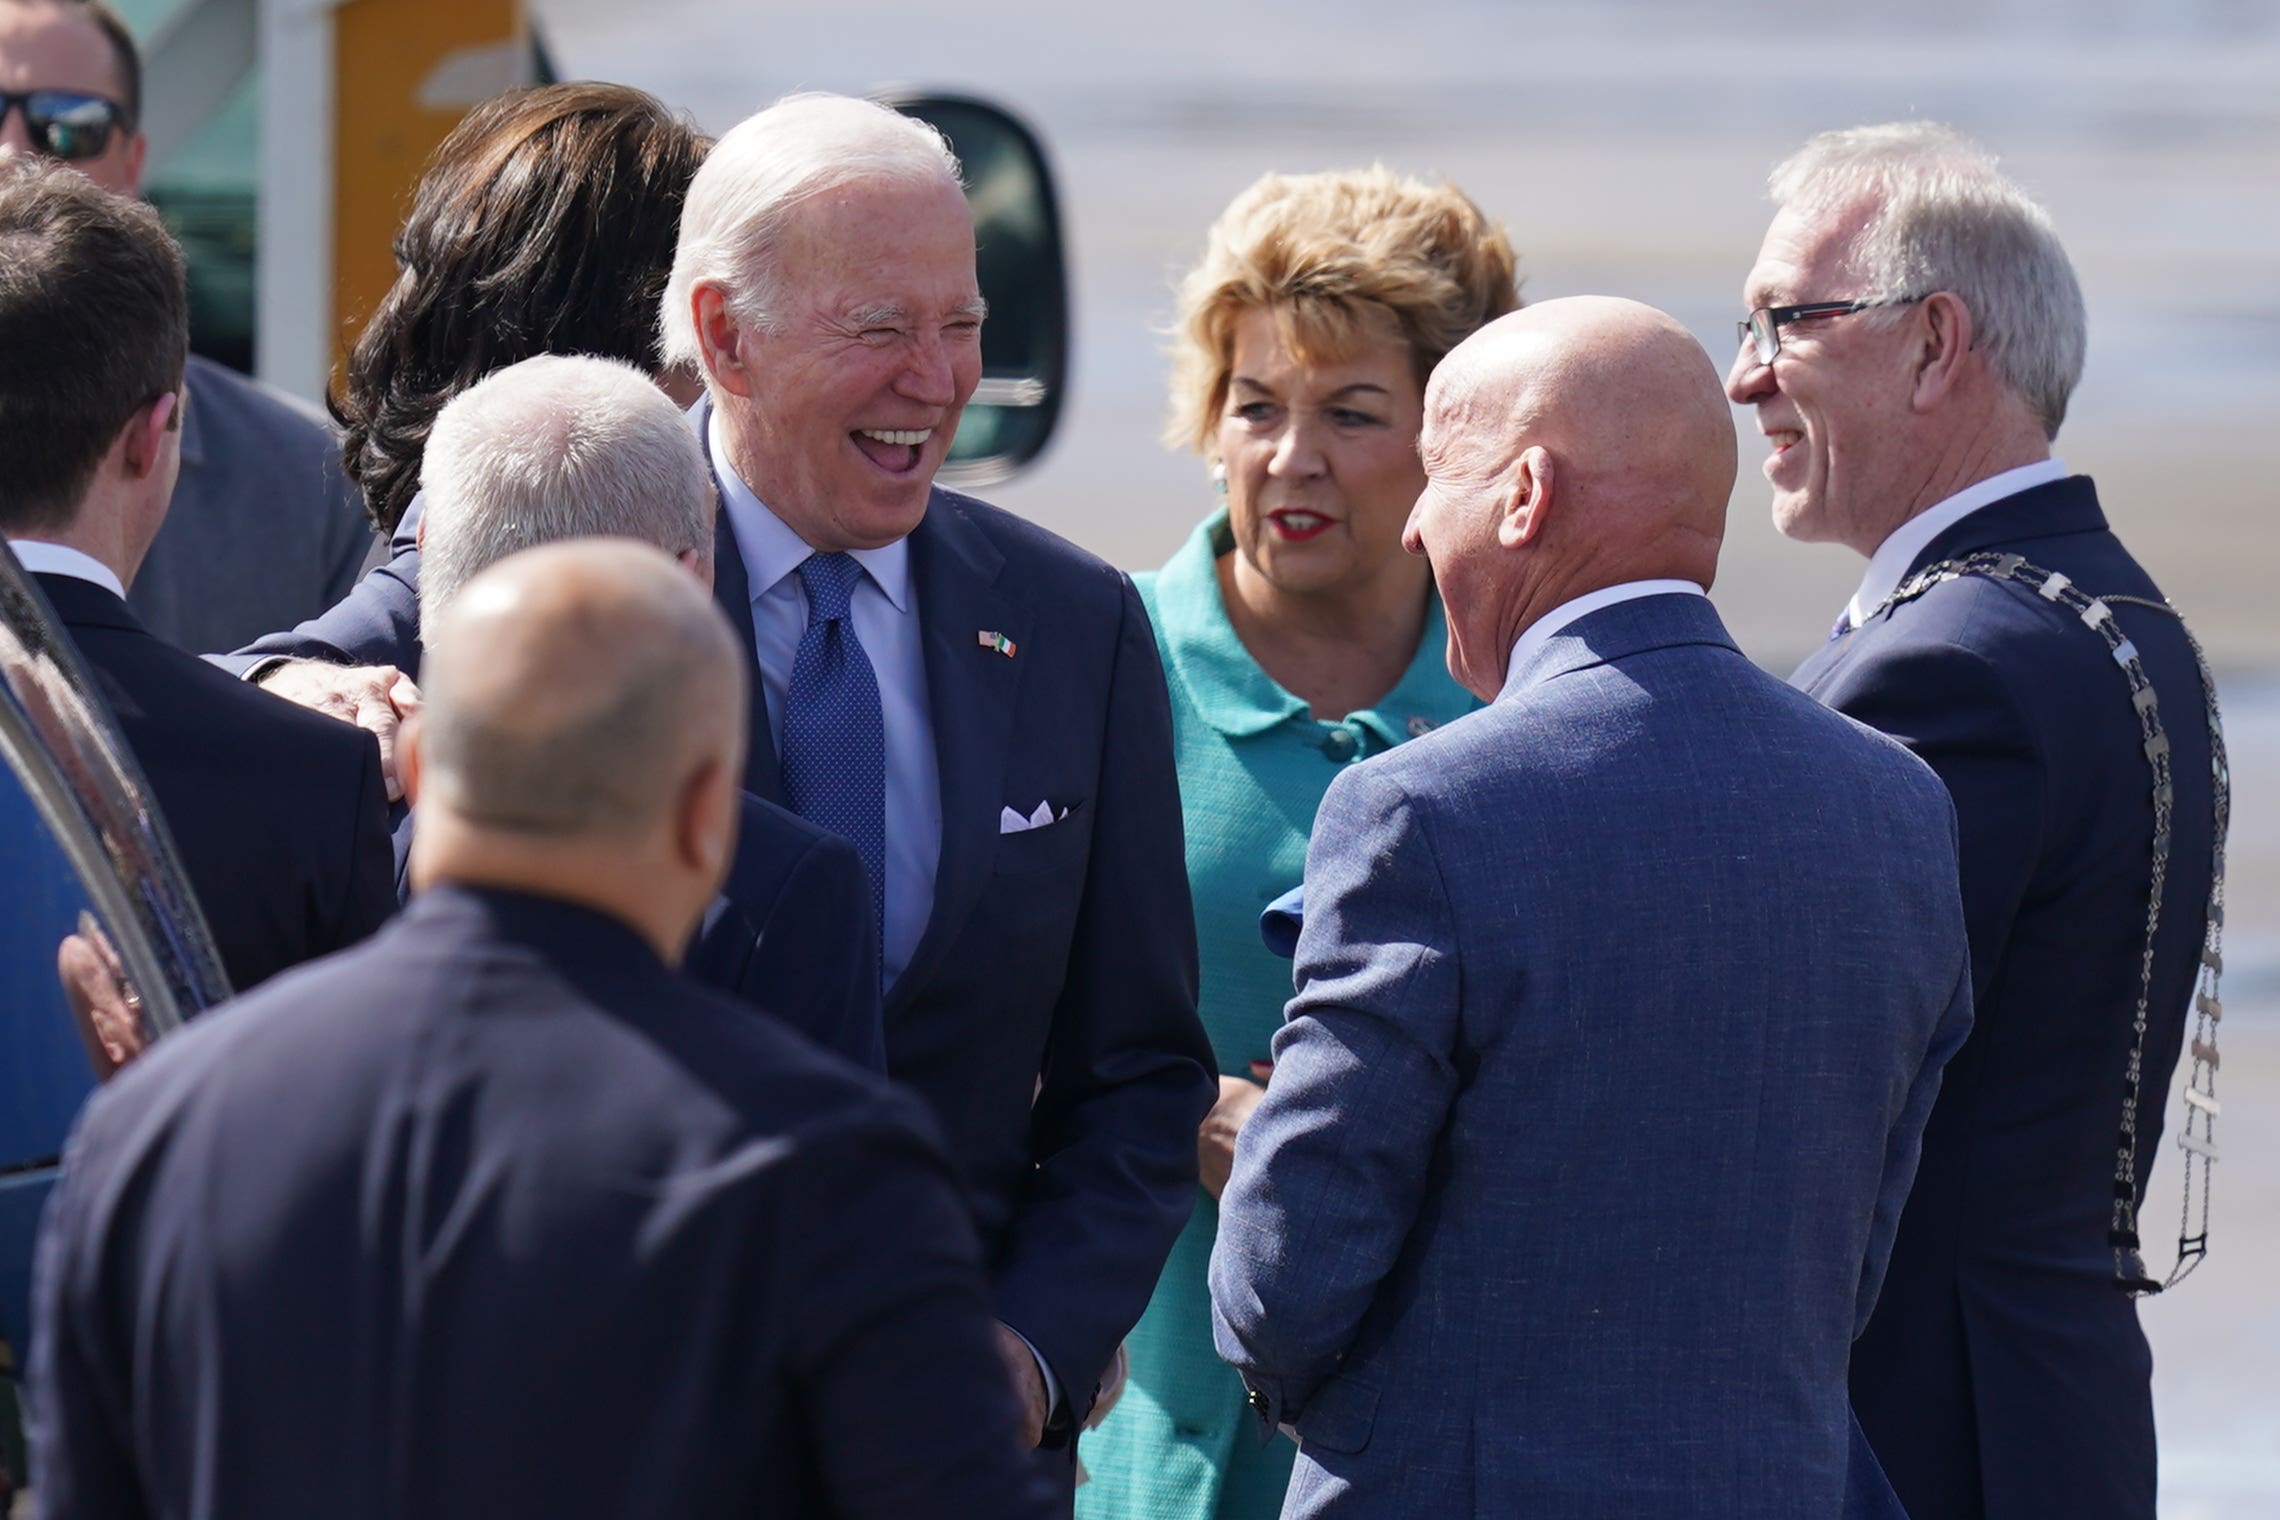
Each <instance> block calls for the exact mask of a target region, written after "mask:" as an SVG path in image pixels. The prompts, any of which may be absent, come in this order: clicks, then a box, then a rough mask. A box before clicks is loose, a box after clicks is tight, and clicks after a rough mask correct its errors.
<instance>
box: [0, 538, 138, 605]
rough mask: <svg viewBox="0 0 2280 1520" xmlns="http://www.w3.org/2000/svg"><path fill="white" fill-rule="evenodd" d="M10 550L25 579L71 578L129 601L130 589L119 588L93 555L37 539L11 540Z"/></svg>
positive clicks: (112, 576) (109, 569)
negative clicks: (48, 576)
mask: <svg viewBox="0 0 2280 1520" xmlns="http://www.w3.org/2000/svg"><path fill="white" fill-rule="evenodd" d="M8 547H9V548H11V549H13V550H15V551H16V563H17V564H19V565H22V566H23V567H24V573H25V574H26V575H68V576H70V577H71V578H72V579H73V580H75V581H92V582H94V583H95V584H96V585H98V586H101V587H102V588H103V589H104V590H105V591H108V592H110V593H111V595H113V596H115V597H117V598H118V599H119V600H120V601H122V602H123V601H125V600H126V599H127V588H126V587H125V586H122V585H121V584H119V578H118V577H117V576H116V575H114V574H112V573H111V567H110V566H109V565H106V564H104V563H103V562H102V561H101V560H99V559H97V558H96V557H95V556H94V555H92V554H86V553H82V552H81V551H80V550H77V549H74V548H71V547H70V546H69V545H66V544H50V543H43V542H42V541H41V540H39V539H36V538H11V539H9V540H8Z"/></svg>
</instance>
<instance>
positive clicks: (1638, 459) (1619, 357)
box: [1408, 296, 1734, 695]
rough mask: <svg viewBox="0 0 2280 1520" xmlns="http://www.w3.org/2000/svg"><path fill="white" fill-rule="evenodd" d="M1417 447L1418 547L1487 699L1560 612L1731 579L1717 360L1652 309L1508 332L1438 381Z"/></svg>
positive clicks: (1593, 300) (1533, 322)
mask: <svg viewBox="0 0 2280 1520" xmlns="http://www.w3.org/2000/svg"><path fill="white" fill-rule="evenodd" d="M1418 447H1419V450H1420V452H1421V453H1422V454H1423V456H1424V461H1425V471H1426V477H1427V484H1426V490H1425V494H1424V496H1423V497H1422V498H1420V499H1419V501H1418V505H1417V511H1416V513H1414V514H1413V515H1412V516H1411V519H1410V529H1409V535H1408V543H1409V546H1410V548H1411V549H1412V550H1413V551H1416V552H1422V553H1424V554H1426V555H1428V556H1429V557H1430V558H1431V559H1432V561H1433V568H1434V573H1435V575H1436V578H1437V579H1438V580H1439V581H1440V584H1441V590H1442V595H1443V596H1444V598H1445V599H1447V601H1448V602H1449V613H1450V635H1451V649H1450V666H1451V670H1452V671H1453V672H1454V673H1455V674H1456V675H1457V677H1458V679H1459V680H1460V681H1463V682H1464V683H1465V685H1466V686H1467V687H1469V688H1470V689H1472V690H1474V691H1476V692H1479V691H1483V690H1484V688H1485V690H1486V692H1487V693H1488V694H1490V695H1493V694H1494V692H1495V690H1496V689H1497V688H1498V687H1500V686H1501V684H1502V681H1503V668H1504V662H1505V659H1506V657H1507V656H1509V654H1510V651H1511V647H1512V643H1513V641H1514V640H1516V639H1517V638H1518V637H1519V635H1520V633H1521V632H1522V631H1523V630H1524V629H1526V628H1527V626H1528V625H1529V624H1530V623H1531V622H1533V621H1534V620H1535V619H1536V618H1537V617H1540V616H1542V615H1543V614H1544V613H1547V612H1549V611H1551V610H1552V609H1553V608H1555V607H1557V606H1558V605H1560V604H1561V603H1562V602H1565V601H1568V600H1571V599H1572V598H1574V597H1578V596H1582V595H1584V594H1585V593H1587V592H1591V591H1596V590H1600V589H1602V588H1604V587H1607V586H1614V585H1619V584H1622V583H1623V582H1626V581H1635V580H1654V579H1662V578H1671V579H1681V580H1690V581H1694V582H1696V583H1698V584H1701V585H1704V586H1707V585H1709V584H1710V580H1711V578H1712V576H1713V575H1715V574H1716V571H1717V566H1718V545H1719V541H1720V539H1721V538H1722V537H1723V536H1724V533H1725V525H1726V499H1727V497H1728V496H1729V495H1730V494H1731V492H1732V490H1733V485H1734V427H1733V421H1732V419H1731V417H1730V416H1729V414H1728V412H1727V410H1726V406H1725V394H1724V391H1723V389H1722V381H1721V379H1720V377H1719V375H1718V371H1717V368H1716V366H1715V365H1713V364H1712V363H1711V362H1710V356H1709V355H1708V354H1707V353H1705V352H1703V349H1702V345H1701V344H1699V343H1697V342H1696V341H1695V340H1694V337H1693V335H1692V334H1690V333H1688V332H1687V330H1686V329H1685V328H1683V327H1681V326H1680V325H1679V324H1678V323H1677V322H1676V321H1675V320H1673V319H1672V318H1671V317H1669V316H1667V315H1665V314H1664V313H1662V312H1659V311H1657V310H1655V309H1654V308H1653V307H1651V306H1642V305H1640V304H1639V303H1638V302H1636V301H1624V300H1618V299H1615V298H1612V297H1607V296H1578V297H1572V298H1569V299H1566V300H1558V301H1546V302H1543V303H1542V304H1540V305H1536V306H1530V307H1527V308H1525V309H1523V310H1521V311H1516V312H1514V313H1512V314H1511V315H1510V316H1506V317H1500V318H1498V319H1497V320H1496V321H1494V322H1492V323H1490V324H1489V325H1488V326H1486V327H1484V328H1482V329H1481V330H1480V331H1479V332H1477V333H1475V334H1474V335H1473V336H1472V337H1470V338H1468V339H1466V340H1465V341H1464V342H1463V343H1462V344H1460V345H1458V347H1457V348H1456V349H1455V350H1454V351H1453V352H1451V353H1450V355H1449V356H1448V357H1447V358H1446V359H1444V360H1442V361H1441V364H1440V366H1439V367H1438V368H1437V369H1435V370H1434V372H1433V378H1432V382H1431V384H1430V385H1428V386H1427V388H1426V393H1425V424H1424V429H1423V431H1422V433H1421V434H1420V437H1419V440H1418Z"/></svg>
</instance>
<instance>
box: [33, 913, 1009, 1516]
mask: <svg viewBox="0 0 2280 1520" xmlns="http://www.w3.org/2000/svg"><path fill="white" fill-rule="evenodd" d="M35 1291H36V1294H37V1301H38V1306H39V1311H38V1324H39V1330H38V1332H37V1334H36V1338H35V1343H34V1348H33V1365H32V1386H33V1389H34V1391H35V1395H36V1402H35V1405H34V1409H35V1424H34V1428H33V1432H32V1435H33V1442H34V1447H33V1450H34V1461H35V1471H36V1472H37V1474H38V1482H39V1493H40V1497H41V1500H42V1504H41V1513H42V1514H43V1515H46V1516H49V1517H51V1520H72V1517H77V1516H104V1517H128V1516H136V1515H173V1516H184V1517H207V1516H227V1517H231V1520H260V1517H264V1516H279V1517H284V1516H303V1515H327V1516H339V1517H347V1520H354V1517H359V1516H370V1517H373V1520H381V1517H399V1516H409V1515H420V1516H433V1517H438V1520H449V1517H455V1516H466V1517H477V1516H497V1515H581V1514H609V1515H613V1516H658V1517H665V1516H672V1517H698V1516H724V1517H725V1516H732V1515H733V1516H753V1515H783V1516H807V1515H822V1514H831V1515H844V1516H878V1517H890V1516H891V1517H896V1520H900V1517H904V1516H911V1515H973V1516H989V1517H996V1516H1001V1515H1013V1516H1026V1515H1037V1514H1042V1513H1046V1512H1047V1511H1046V1509H1045V1508H1044V1507H1043V1506H1042V1504H1040V1503H1039V1502H1037V1500H1036V1499H1035V1498H1033V1497H1032V1496H1033V1495H1034V1492H1035V1484H1034V1481H1033V1480H1032V1479H1031V1478H1030V1477H1029V1476H1027V1473H1026V1468H1027V1464H1026V1463H1025V1462H1024V1460H1023V1459H1022V1457H1021V1454H1020V1453H1019V1452H1018V1451H1017V1449H1016V1446H1015V1436H1014V1428H1015V1427H1014V1408H1013V1402H1012V1399H1011V1396H1010V1391H1009V1389H1008V1387H1007V1385H1006V1382H1005V1375H1004V1370H1003V1367H1004V1364H1003V1362H1002V1361H1001V1360H1000V1358H999V1355H998V1352H997V1350H996V1346H995V1339H994V1338H995V1330H994V1328H993V1326H992V1324H991V1319H990V1309H989V1302H988V1296H987V1293H986V1291H985V1289H984V1286H983V1280H982V1274H981V1271H980V1261H979V1255H978V1251H977V1247H976V1242H975V1239H974V1234H973V1229H972V1226H971V1225H970V1224H969V1223H968V1221H967V1218H966V1211H965V1208H964V1205H963V1203H962V1202H961V1201H960V1198H959V1192H958V1182H957V1179H956V1176H955V1174H954V1172H953V1170H952V1169H951V1167H950V1166H949V1164H948V1162H947V1161H946V1159H945V1158H944V1157H943V1155H942V1153H941V1150H940V1148H939V1145H938V1143H937V1142H936V1141H935V1139H934V1138H933V1135H932V1126H931V1125H930V1124H929V1123H928V1122H927V1120H926V1117H925V1115H924V1113H923V1112H922V1111H921V1109H920V1108H919V1106H918V1105H917V1104H916V1103H914V1102H912V1101H910V1100H909V1099H907V1098H905V1097H903V1096H902V1095H899V1094H896V1093H894V1092H891V1091H890V1090H888V1089H887V1087H886V1086H885V1084H883V1083H882V1082H880V1081H878V1080H877V1079H876V1078H873V1077H870V1076H868V1075H866V1074H864V1073H861V1072H858V1071H856V1070H855V1069H854V1068H852V1067H849V1066H847V1065H845V1064H844V1063H842V1062H839V1061H836V1060H834V1059H832V1058H831V1057H828V1056H825V1055H823V1054H821V1053H820V1052H817V1051H815V1050H814V1049H813V1048H812V1047H810V1046H809V1045H808V1044H807V1043H806V1042H804V1041H802V1040H799V1039H797V1038H794V1037H792V1036H791V1035H789V1034H787V1033H785V1032H784V1031H781V1030H779V1029H777V1028H775V1027H774V1026H773V1025H772V1024H771V1023H770V1022H769V1021H768V1020H765V1019H755V1018H753V1017H751V1016H750V1013H749V1012H748V1011H747V1010H746V1009H744V1008H742V1007H740V1006H738V1005H736V1004H734V1003H731V1002H729V1001H727V1000H726V999H723V998H720V997H718V996H717V995H715V994H713V993H710V992H707V991H705V990H704V989H701V988H698V987H696V986H694V985H693V984H691V983H689V982H688V981H686V980H685V979H682V978H679V977H676V976H674V975H672V974H670V973H669V972H668V971H667V970H666V969H665V967H664V966H663V965H662V964H661V963H660V962H659V960H658V958H657V956H656V954H655V953H654V952H653V951H651V950H650V949H649V947H648V946H647V945H646V944H645V943H643V942H642V941H641V940H640V939H639V938H638V937H637V936H636V935H635V934H634V932H633V931H632V930H631V929H629V928H627V927H626V926H625V925H623V924H621V923H619V922H618V921H616V920H615V919H612V918H608V917H605V916H603V915H602V914H599V913H596V912H593V911H591V910H589V909H585V908H580V907H576V906H573V905H570V904H567V903H562V902H555V901H550V900H547V899H544V898H538V897H530V896H523V895H519V894H514V893H505V892H493V891H470V890H466V889H461V888H454V887H444V888H439V889H437V890H434V891H430V892H427V893H425V894H423V895H422V896H421V898H420V899H419V900H418V901H417V902H415V903H413V904H412V906H411V907H410V908H409V909H407V910H406V911H405V913H404V914H403V916H402V917H401V918H400V919H399V920H398V921H397V922H396V923H394V924H392V925H391V926H390V927H389V928H388V929H386V930H385V931H383V932H382V933H381V934H380V935H379V936H378V937H377V938H376V939H374V940H373V941H371V942H370V943H368V944H366V945H362V946H359V947H357V948H356V949H354V950H351V951H349V952H347V953H345V954H342V955H339V956H336V957H333V958H331V959H329V960H326V961H324V962H321V963H319V964H317V965H315V966H311V967H309V968H307V969H305V970H303V971H300V972H298V973H296V974H294V975H291V976H288V977H284V978H281V979H279V980H278V981H277V982H275V983H273V984H271V985H270V986H268V987H265V988H263V989H262V990H261V991H260V992H257V993H255V994H253V995H251V996H249V997H246V998H242V999H240V1000H238V1001H236V1002H234V1003H231V1004H228V1005H226V1006H224V1007H223V1008H221V1009H219V1010H217V1011H216V1012H215V1013H214V1014H213V1015H212V1016H210V1017H209V1018H206V1019H203V1020H201V1021H199V1023H198V1024H197V1025H195V1026H193V1027H192V1028H190V1029H188V1030H186V1031H184V1032H183V1033H182V1034H181V1035H179V1036H177V1037H175V1038H171V1039H169V1040H167V1041H164V1042H162V1043H161V1044H160V1045H158V1046H157V1047H155V1048H154V1049H153V1050H152V1051H151V1052H150V1053H149V1054H148V1055H147V1056H145V1057H144V1058H143V1059H142V1060H140V1061H137V1062H136V1063H135V1064H134V1065H132V1066H130V1067H129V1068H127V1070H126V1071H124V1072H123V1073H122V1074H121V1075H120V1076H119V1078H118V1079H116V1080H115V1081H114V1082H113V1083H111V1084H110V1085H109V1086H108V1087H106V1088H104V1089H103V1090H102V1091H101V1092H99V1093H98V1094H97V1096H96V1097H95V1098H94V1099H93V1100H92V1101H91V1102H90V1104H89V1105H88V1108H87V1110H86V1112H85V1113H84V1115H83V1116H82V1118H81V1121H80V1125H79V1128H78V1130H77V1132H76V1134H75V1136H74V1139H73V1141H72V1143H71V1146H70V1149H69V1150H68V1152H67V1153H66V1159H65V1170H64V1178H63V1181H62V1182H61V1183H60V1184H59V1185H58V1187H57V1190H56V1193H55V1196H54V1201H53V1204H52V1206H51V1209H50V1211H49V1214H48V1216H47V1219H46V1221H45V1224H44V1227H43V1231H42V1237H41V1245H40V1257H39V1262H38V1270H37V1287H36V1290H35Z"/></svg>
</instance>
